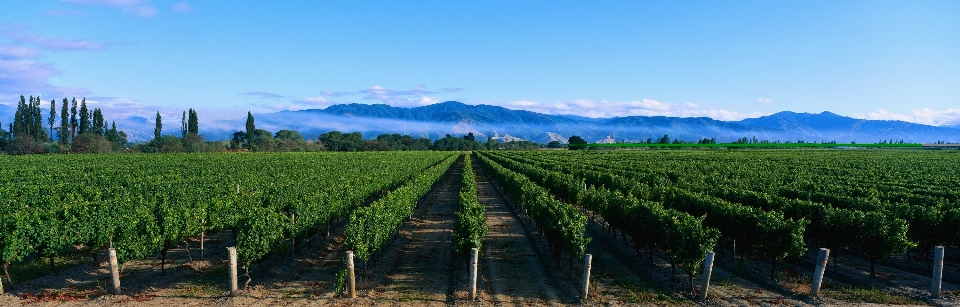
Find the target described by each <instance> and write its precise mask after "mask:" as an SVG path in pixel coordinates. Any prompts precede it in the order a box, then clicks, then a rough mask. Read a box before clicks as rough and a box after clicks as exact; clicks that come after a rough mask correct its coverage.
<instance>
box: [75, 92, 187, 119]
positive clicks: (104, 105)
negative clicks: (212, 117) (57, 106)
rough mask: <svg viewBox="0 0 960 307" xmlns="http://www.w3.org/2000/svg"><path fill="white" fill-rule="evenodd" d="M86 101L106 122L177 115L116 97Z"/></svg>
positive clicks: (95, 98) (88, 106) (91, 98)
mask: <svg viewBox="0 0 960 307" xmlns="http://www.w3.org/2000/svg"><path fill="white" fill-rule="evenodd" d="M61 99H62V97H61ZM86 99H87V108H90V109H93V108H100V110H101V111H102V112H103V117H104V118H106V119H107V120H117V119H123V118H128V117H131V116H141V117H146V118H148V119H151V120H153V119H154V116H156V114H157V112H160V114H161V115H162V116H164V117H167V116H169V115H179V113H177V112H173V111H169V110H163V109H162V107H160V106H151V105H144V104H141V103H140V102H138V101H136V100H133V99H127V98H116V97H86ZM60 102H61V100H60V99H58V100H57V103H60ZM77 103H80V98H79V97H77Z"/></svg>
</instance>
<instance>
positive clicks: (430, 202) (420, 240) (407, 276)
mask: <svg viewBox="0 0 960 307" xmlns="http://www.w3.org/2000/svg"><path fill="white" fill-rule="evenodd" d="M462 172H463V160H462V158H461V159H460V160H458V161H457V162H456V163H455V164H454V165H453V166H452V167H451V169H450V170H449V171H448V172H447V174H445V175H444V177H443V178H442V179H441V181H440V183H439V184H438V185H437V186H436V187H434V189H433V191H432V192H430V193H428V194H427V195H426V197H424V199H422V200H421V202H420V205H419V206H418V207H417V209H416V210H415V213H414V215H413V216H412V217H411V218H410V219H409V220H408V221H407V222H405V223H404V224H403V226H402V227H401V228H400V232H399V234H398V235H397V236H396V237H395V238H394V240H393V242H391V243H390V244H389V245H388V246H387V247H386V248H385V249H384V251H383V254H382V258H380V259H377V260H375V262H376V263H374V264H372V265H371V267H370V268H369V271H367V273H366V274H364V278H363V279H362V280H361V281H360V282H359V284H358V289H357V291H358V293H359V295H358V298H357V301H356V302H355V303H357V304H359V305H386V306H407V305H416V306H445V305H447V304H448V302H451V301H452V300H454V297H453V295H452V294H453V292H454V290H455V289H454V287H455V284H456V283H457V280H458V277H460V275H464V274H466V272H465V271H463V270H458V271H454V270H453V269H452V268H453V266H454V263H453V261H455V260H454V258H456V256H455V255H453V252H452V249H451V236H452V235H453V221H454V219H455V218H456V216H455V214H454V212H455V211H456V210H457V207H458V206H459V202H460V185H461V184H460V183H461V181H462V179H463V177H462V176H463V174H462ZM456 259H459V258H456ZM464 268H465V266H464Z"/></svg>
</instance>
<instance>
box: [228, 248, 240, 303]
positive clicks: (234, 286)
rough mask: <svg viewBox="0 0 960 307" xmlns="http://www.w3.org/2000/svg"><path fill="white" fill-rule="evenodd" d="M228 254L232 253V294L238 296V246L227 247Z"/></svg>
mask: <svg viewBox="0 0 960 307" xmlns="http://www.w3.org/2000/svg"><path fill="white" fill-rule="evenodd" d="M227 254H229V255H230V296H237V295H239V294H240V291H238V290H237V248H236V247H235V246H231V247H227Z"/></svg>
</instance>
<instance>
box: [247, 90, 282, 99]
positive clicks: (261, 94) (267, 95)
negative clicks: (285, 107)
mask: <svg viewBox="0 0 960 307" xmlns="http://www.w3.org/2000/svg"><path fill="white" fill-rule="evenodd" d="M243 95H246V96H253V97H258V98H263V99H281V98H287V96H283V95H280V94H274V93H268V92H261V91H250V92H246V93H243Z"/></svg>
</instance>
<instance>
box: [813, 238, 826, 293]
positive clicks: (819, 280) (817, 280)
mask: <svg viewBox="0 0 960 307" xmlns="http://www.w3.org/2000/svg"><path fill="white" fill-rule="evenodd" d="M828 259H830V250H829V249H826V248H821V249H820V255H818V256H817V268H816V269H815V270H814V271H813V284H812V285H811V286H810V296H812V297H817V296H818V295H820V285H822V284H823V272H824V271H826V269H827V260H828Z"/></svg>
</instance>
